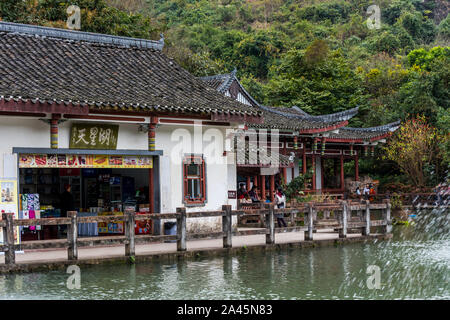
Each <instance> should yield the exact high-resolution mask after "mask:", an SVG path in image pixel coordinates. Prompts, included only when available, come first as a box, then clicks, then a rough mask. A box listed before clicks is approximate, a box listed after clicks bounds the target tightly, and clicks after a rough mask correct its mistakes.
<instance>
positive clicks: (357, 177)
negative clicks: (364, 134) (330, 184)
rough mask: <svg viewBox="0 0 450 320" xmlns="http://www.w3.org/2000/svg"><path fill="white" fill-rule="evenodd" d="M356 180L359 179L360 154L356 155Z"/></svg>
mask: <svg viewBox="0 0 450 320" xmlns="http://www.w3.org/2000/svg"><path fill="white" fill-rule="evenodd" d="M355 181H359V159H358V154H356V155H355Z"/></svg>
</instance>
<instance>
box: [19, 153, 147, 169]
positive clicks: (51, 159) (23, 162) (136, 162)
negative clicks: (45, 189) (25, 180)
mask: <svg viewBox="0 0 450 320" xmlns="http://www.w3.org/2000/svg"><path fill="white" fill-rule="evenodd" d="M152 167H153V158H152V157H151V156H121V155H90V154H87V155H74V154H20V155H19V168H140V169H151V168H152Z"/></svg>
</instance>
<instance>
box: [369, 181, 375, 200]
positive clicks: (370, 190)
mask: <svg viewBox="0 0 450 320" xmlns="http://www.w3.org/2000/svg"><path fill="white" fill-rule="evenodd" d="M374 194H375V188H374V187H373V184H371V185H370V187H369V195H372V197H370V198H369V200H370V201H373V200H375V197H373V195H374Z"/></svg>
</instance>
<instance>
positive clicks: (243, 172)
mask: <svg viewBox="0 0 450 320" xmlns="http://www.w3.org/2000/svg"><path fill="white" fill-rule="evenodd" d="M201 79H202V80H203V81H205V82H206V83H207V84H209V85H210V86H211V87H212V88H214V89H216V90H217V91H218V92H221V93H222V94H224V95H225V96H228V97H231V98H233V99H235V100H237V101H239V102H242V103H243V104H245V105H248V106H253V107H255V108H258V109H259V110H261V112H262V114H263V117H264V122H263V123H249V124H247V126H246V129H247V131H251V130H250V129H254V131H252V132H250V133H247V135H249V136H251V135H252V134H253V135H255V134H256V135H258V134H259V133H260V132H261V131H263V130H264V131H268V132H269V136H272V135H274V134H276V135H277V139H275V140H277V143H278V147H275V148H278V152H279V157H278V158H279V159H280V161H279V163H278V166H277V168H275V170H272V171H268V170H264V167H266V166H267V165H264V164H263V163H261V162H260V161H258V160H253V161H251V158H252V156H253V158H257V155H255V154H256V153H258V152H260V151H261V150H257V152H255V150H253V152H251V151H252V150H249V148H248V147H247V149H246V150H245V154H246V155H245V156H244V157H243V159H242V160H241V161H239V159H238V161H237V175H238V183H240V182H244V183H245V184H246V186H247V188H250V186H252V185H256V186H259V189H260V190H261V195H262V197H263V198H268V197H270V198H271V200H273V190H274V188H275V185H276V184H277V183H281V182H282V181H284V182H286V183H289V182H290V181H291V180H292V179H293V178H295V177H297V176H298V175H299V174H306V173H307V172H308V171H309V172H310V173H311V176H312V178H311V179H310V180H309V181H308V183H307V189H308V190H307V192H314V193H322V192H326V193H343V192H344V191H345V176H344V162H346V161H352V162H353V164H354V172H355V173H354V177H353V179H354V180H356V181H358V180H359V170H358V163H359V158H360V157H362V156H370V155H372V156H373V153H374V148H375V146H377V145H378V144H380V143H385V142H386V138H387V137H388V136H389V135H390V134H391V132H393V131H395V130H396V129H397V128H398V127H399V122H395V123H390V124H387V125H383V126H379V127H372V128H351V127H347V125H348V120H349V119H351V118H352V117H353V116H355V115H356V114H357V112H358V108H354V109H350V110H347V111H343V112H339V113H334V114H328V115H321V116H313V115H310V114H308V113H306V112H305V111H303V110H302V109H300V108H298V107H296V106H293V107H291V108H286V107H276V108H275V107H269V106H264V105H262V104H260V103H258V102H257V101H256V100H255V99H254V98H253V97H252V96H251V95H250V94H249V93H248V92H247V91H246V90H245V88H244V87H243V86H242V84H241V83H240V82H239V79H238V78H237V77H236V70H234V71H233V72H231V73H228V74H221V75H215V76H208V77H202V78H201ZM273 129H276V130H277V131H276V133H273ZM255 131H256V132H255ZM241 134H243V133H241ZM267 140H268V141H269V142H268V145H269V146H270V141H271V137H269V138H268V139H267ZM241 148H242V147H241ZM238 151H239V150H238ZM263 151H264V150H263ZM247 153H248V154H249V155H247ZM289 156H290V160H289Z"/></svg>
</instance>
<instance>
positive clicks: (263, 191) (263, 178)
mask: <svg viewBox="0 0 450 320" xmlns="http://www.w3.org/2000/svg"><path fill="white" fill-rule="evenodd" d="M261 200H262V201H265V200H266V176H261Z"/></svg>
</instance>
